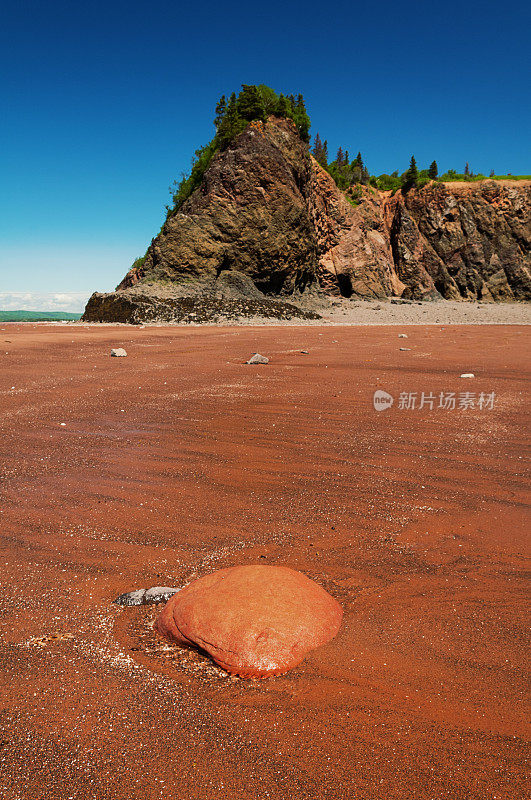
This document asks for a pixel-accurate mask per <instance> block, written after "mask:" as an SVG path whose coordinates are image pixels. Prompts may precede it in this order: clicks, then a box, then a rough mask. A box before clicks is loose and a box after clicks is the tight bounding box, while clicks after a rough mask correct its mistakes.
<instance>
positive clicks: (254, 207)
mask: <svg viewBox="0 0 531 800" xmlns="http://www.w3.org/2000/svg"><path fill="white" fill-rule="evenodd" d="M310 175H311V163H310V156H309V154H308V150H307V147H306V146H305V145H304V143H303V142H302V141H301V140H300V139H299V137H298V136H297V134H296V131H295V127H294V126H293V125H292V124H291V123H290V122H289V121H288V120H284V119H271V120H270V121H268V122H266V123H262V122H260V121H255V122H251V123H250V125H248V127H247V128H246V130H245V131H244V132H243V133H242V134H240V136H238V138H237V139H236V140H235V141H234V142H233V143H232V144H231V146H229V148H228V149H227V150H225V151H224V152H222V153H217V154H216V155H215V156H214V158H213V160H212V162H211V164H210V166H209V168H208V169H207V171H206V173H205V176H204V179H203V182H202V184H201V186H200V187H199V189H197V190H196V191H195V192H194V193H193V194H192V195H191V197H190V198H189V199H188V200H187V201H186V202H185V203H184V204H183V205H182V207H181V208H180V209H179V211H178V212H177V213H176V214H174V215H173V216H171V217H169V219H168V220H167V221H166V222H165V223H164V225H163V227H162V230H161V232H160V234H159V235H158V236H157V238H156V239H154V240H153V242H152V244H151V245H150V247H149V248H148V251H147V255H146V259H145V261H144V264H143V265H142V267H141V268H140V269H136V270H135V269H132V270H131V271H130V272H128V274H127V275H126V276H125V278H124V280H123V281H122V283H121V284H120V285H119V287H118V289H125V288H127V287H129V286H132V285H133V284H135V283H136V282H137V281H138V280H140V279H142V278H144V277H146V276H148V277H149V278H150V280H152V281H172V282H173V281H180V280H182V279H188V280H189V279H191V278H200V279H205V278H211V279H214V278H215V277H216V276H217V275H219V273H220V272H221V271H223V270H227V269H230V270H238V271H239V272H242V273H244V274H245V275H248V276H249V277H250V278H252V280H253V281H254V283H255V284H256V286H258V288H259V289H261V290H262V291H263V292H268V293H273V294H291V293H292V292H293V291H294V290H295V289H299V290H301V289H304V288H305V287H306V286H307V285H308V283H311V282H312V281H313V280H315V274H316V269H317V242H316V237H315V232H314V230H313V227H312V224H311V221H310V218H309V215H308V208H307V204H308V199H307V194H308V190H309V184H310Z"/></svg>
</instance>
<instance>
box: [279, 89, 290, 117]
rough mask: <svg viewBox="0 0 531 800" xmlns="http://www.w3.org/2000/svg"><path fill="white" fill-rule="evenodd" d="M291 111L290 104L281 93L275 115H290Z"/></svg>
mask: <svg viewBox="0 0 531 800" xmlns="http://www.w3.org/2000/svg"><path fill="white" fill-rule="evenodd" d="M292 113H293V112H292V109H291V105H290V103H289V101H288V99H287V97H284V95H283V94H281V95H280V96H279V98H278V103H277V107H276V109H275V114H276V115H277V117H291V115H292Z"/></svg>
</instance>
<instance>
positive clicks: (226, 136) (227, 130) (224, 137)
mask: <svg viewBox="0 0 531 800" xmlns="http://www.w3.org/2000/svg"><path fill="white" fill-rule="evenodd" d="M246 125H247V123H246V121H245V120H244V119H243V118H242V117H241V116H240V114H239V112H238V101H237V100H236V94H235V93H234V92H233V93H232V94H231V96H230V97H229V102H228V103H227V107H226V110H225V114H224V116H223V118H222V120H221V122H220V124H219V128H218V132H217V134H216V137H215V139H214V142H215V143H216V144H217V146H218V147H219V149H220V150H224V149H225V147H227V145H228V144H229V142H231V141H232V139H234V137H235V136H237V135H238V134H239V133H241V132H242V131H243V130H244V128H245V126H246Z"/></svg>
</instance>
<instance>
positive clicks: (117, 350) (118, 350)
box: [111, 347, 127, 358]
mask: <svg viewBox="0 0 531 800" xmlns="http://www.w3.org/2000/svg"><path fill="white" fill-rule="evenodd" d="M126 355H127V353H126V352H125V350H124V349H123V347H114V348H113V349H112V350H111V356H115V357H116V358H123V357H124V356H126Z"/></svg>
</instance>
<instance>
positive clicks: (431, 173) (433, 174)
mask: <svg viewBox="0 0 531 800" xmlns="http://www.w3.org/2000/svg"><path fill="white" fill-rule="evenodd" d="M438 174H439V168H438V166H437V162H436V161H432V162H431V164H430V168H429V170H428V177H429V178H431V180H432V181H434V180H437V176H438Z"/></svg>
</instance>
